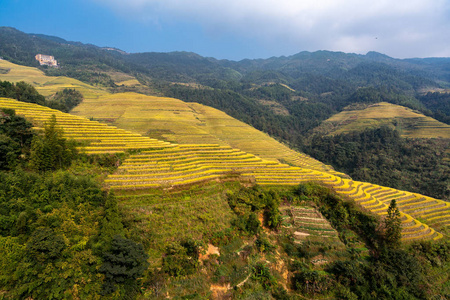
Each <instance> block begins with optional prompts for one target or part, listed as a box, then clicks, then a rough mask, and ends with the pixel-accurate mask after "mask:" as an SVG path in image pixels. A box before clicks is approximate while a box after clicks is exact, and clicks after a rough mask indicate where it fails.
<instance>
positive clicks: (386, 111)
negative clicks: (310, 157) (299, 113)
mask: <svg viewBox="0 0 450 300" xmlns="http://www.w3.org/2000/svg"><path fill="white" fill-rule="evenodd" d="M381 125H389V126H392V127H395V128H396V129H397V130H399V132H400V134H401V135H402V136H403V137H409V138H450V126H449V125H447V124H445V123H441V122H439V121H437V120H435V119H433V118H431V117H427V116H425V115H423V114H421V113H418V112H415V111H413V110H412V109H410V108H406V107H403V106H399V105H395V104H390V103H386V102H380V103H377V104H373V105H369V106H368V107H367V108H365V109H362V110H347V111H342V112H340V113H338V114H336V115H334V116H332V117H331V118H329V119H327V120H326V121H324V122H323V123H322V125H321V127H326V128H331V129H329V131H328V132H327V133H328V134H331V135H334V134H341V133H347V132H352V131H360V130H363V129H364V128H376V127H379V126H381Z"/></svg>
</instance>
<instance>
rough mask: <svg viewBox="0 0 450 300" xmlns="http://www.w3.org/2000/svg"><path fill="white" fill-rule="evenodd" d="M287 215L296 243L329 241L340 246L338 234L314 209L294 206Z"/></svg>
mask: <svg viewBox="0 0 450 300" xmlns="http://www.w3.org/2000/svg"><path fill="white" fill-rule="evenodd" d="M289 215H291V218H292V221H293V235H294V241H295V242H296V243H302V242H303V241H305V240H321V239H327V240H330V239H331V240H335V242H336V243H338V244H342V243H341V242H340V240H339V236H338V232H337V231H336V230H335V229H334V228H333V227H331V225H330V223H329V222H328V221H327V219H325V218H324V217H323V216H322V214H321V213H320V212H319V211H317V210H316V209H315V208H313V207H300V206H294V207H292V208H290V209H289ZM341 246H344V245H343V244H342V245H341Z"/></svg>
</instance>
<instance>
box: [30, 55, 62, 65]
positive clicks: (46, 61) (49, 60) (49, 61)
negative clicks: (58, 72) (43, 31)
mask: <svg viewBox="0 0 450 300" xmlns="http://www.w3.org/2000/svg"><path fill="white" fill-rule="evenodd" d="M35 58H36V60H37V61H38V62H39V64H40V65H41V66H42V65H47V66H50V67H57V66H58V62H57V61H56V60H55V58H54V57H53V56H51V55H44V54H37V55H36V56H35Z"/></svg>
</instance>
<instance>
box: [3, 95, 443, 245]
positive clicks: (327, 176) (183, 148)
mask: <svg viewBox="0 0 450 300" xmlns="http://www.w3.org/2000/svg"><path fill="white" fill-rule="evenodd" d="M0 107H7V108H14V109H16V112H17V114H19V115H23V116H25V117H27V118H28V119H30V120H31V121H32V122H33V123H34V124H35V126H36V128H37V129H39V128H42V125H43V123H44V122H45V121H46V120H48V119H49V117H50V116H51V115H52V114H54V115H55V116H56V118H57V121H58V124H59V125H60V126H61V128H62V129H63V130H64V133H65V136H66V137H70V138H73V139H75V140H77V141H81V142H84V143H86V144H87V146H85V147H82V149H84V151H86V152H87V153H90V154H96V153H105V152H125V151H126V150H130V149H137V150H140V153H137V154H133V155H130V156H129V157H128V158H127V159H126V160H125V161H124V163H123V164H122V165H121V166H120V167H119V169H118V171H117V172H116V173H115V174H113V175H109V176H108V178H107V179H106V180H105V184H106V186H107V187H108V188H110V189H113V190H116V191H117V193H118V194H121V193H125V194H126V193H127V192H128V191H131V192H134V191H136V190H143V191H144V192H145V190H149V189H154V188H172V187H174V186H183V185H188V186H189V185H192V184H198V183H202V182H206V181H211V180H229V179H231V180H244V181H245V182H253V183H257V184H260V185H297V184H300V183H304V182H308V181H315V182H318V183H320V184H323V185H326V186H328V187H330V188H332V189H333V190H334V191H335V192H336V193H337V194H339V195H341V196H344V197H345V198H348V199H352V200H353V201H356V202H357V203H359V204H360V205H361V206H362V207H364V208H366V209H367V210H369V211H371V212H373V213H375V214H378V215H380V216H383V215H386V213H387V208H388V206H389V202H390V201H391V200H392V199H396V200H397V201H398V204H399V208H400V210H401V212H402V221H403V233H402V234H403V239H404V240H416V239H439V238H441V237H442V234H441V233H439V232H438V231H437V230H439V229H441V228H444V227H447V226H448V225H450V204H449V203H447V202H444V201H441V200H437V199H433V198H430V197H426V196H423V195H420V194H414V193H409V192H406V191H399V190H395V189H391V188H386V187H382V186H377V185H374V184H370V183H365V182H357V181H352V180H350V179H345V178H341V177H339V176H335V175H333V174H331V173H328V172H324V171H318V170H313V169H310V168H304V167H295V166H290V165H286V164H281V163H279V162H277V161H274V160H268V159H264V158H261V157H259V156H256V155H253V154H250V153H247V152H244V151H241V150H239V149H236V148H232V147H230V146H226V145H220V144H200V143H199V144H180V145H177V144H172V143H168V142H163V141H160V140H156V139H151V138H148V137H143V136H141V135H139V134H135V133H132V132H130V131H126V130H123V129H119V128H116V127H113V126H108V125H105V124H103V123H99V122H96V121H90V120H88V119H86V118H83V117H79V116H73V115H70V114H66V113H62V112H59V111H56V110H53V109H50V108H46V107H41V106H39V105H35V104H30V103H23V102H19V101H16V100H12V99H6V98H0ZM419 220H420V221H419Z"/></svg>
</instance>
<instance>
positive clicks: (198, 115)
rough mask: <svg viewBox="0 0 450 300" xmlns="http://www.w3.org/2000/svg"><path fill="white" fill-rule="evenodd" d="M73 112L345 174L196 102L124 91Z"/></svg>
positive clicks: (145, 131)
mask: <svg viewBox="0 0 450 300" xmlns="http://www.w3.org/2000/svg"><path fill="white" fill-rule="evenodd" d="M72 113H74V114H76V115H80V116H85V117H88V118H89V117H93V118H94V119H96V120H100V121H106V122H108V123H110V124H113V125H116V126H117V127H120V128H124V129H127V130H131V131H133V132H137V133H140V134H142V135H148V136H150V137H153V138H157V139H163V140H166V141H170V142H173V143H177V144H195V143H202V144H219V145H222V146H231V147H233V148H238V149H241V150H242V151H245V152H249V153H253V154H255V155H257V156H259V157H261V158H263V159H267V160H272V161H276V162H279V161H280V160H281V161H283V162H286V163H289V164H291V165H294V166H300V167H306V168H310V169H315V170H319V171H325V172H331V173H334V174H336V175H342V176H345V175H344V174H339V173H337V172H335V171H334V170H333V168H332V167H331V166H327V165H325V164H323V163H321V162H319V161H317V160H315V159H313V158H311V157H310V156H308V155H306V154H303V153H298V152H296V151H293V150H292V149H290V148H288V147H287V146H285V145H283V144H281V143H279V142H278V141H276V140H275V139H273V138H271V137H270V136H268V135H267V134H265V133H263V132H261V131H258V130H256V129H254V128H253V127H251V126H249V125H247V124H245V123H243V122H240V121H238V120H236V119H234V118H231V117H230V116H228V115H227V114H225V113H223V112H221V111H219V110H217V109H214V108H211V107H208V106H204V105H201V104H198V103H186V102H183V101H181V100H177V99H173V98H163V97H152V96H145V95H140V94H135V93H121V94H114V95H107V96H103V97H100V98H98V99H86V100H85V101H83V103H81V104H80V105H79V106H77V107H76V108H75V109H73V111H72Z"/></svg>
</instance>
